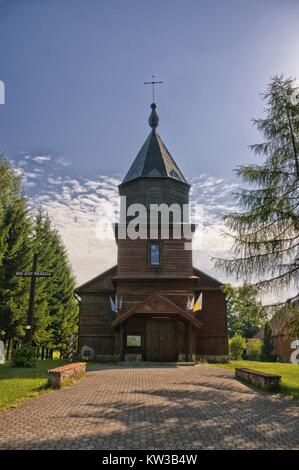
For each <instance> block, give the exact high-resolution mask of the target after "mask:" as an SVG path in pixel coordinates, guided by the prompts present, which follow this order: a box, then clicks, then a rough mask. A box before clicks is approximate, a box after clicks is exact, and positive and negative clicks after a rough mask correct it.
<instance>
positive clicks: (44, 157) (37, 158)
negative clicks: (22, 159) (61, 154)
mask: <svg viewBox="0 0 299 470" xmlns="http://www.w3.org/2000/svg"><path fill="white" fill-rule="evenodd" d="M31 160H33V161H34V162H37V163H44V162H48V161H50V160H51V157H50V155H36V156H33V157H32V156H31Z"/></svg>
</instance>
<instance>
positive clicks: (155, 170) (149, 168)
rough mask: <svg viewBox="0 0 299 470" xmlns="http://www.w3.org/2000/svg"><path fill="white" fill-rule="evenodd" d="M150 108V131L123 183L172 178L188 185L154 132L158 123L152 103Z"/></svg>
mask: <svg viewBox="0 0 299 470" xmlns="http://www.w3.org/2000/svg"><path fill="white" fill-rule="evenodd" d="M151 108H152V112H151V114H150V117H149V119H148V122H149V125H150V127H151V128H152V131H151V133H150V135H149V136H148V138H147V139H146V141H145V143H144V144H143V146H142V148H141V150H140V152H139V153H138V155H137V157H136V158H135V160H134V162H133V164H132V166H131V168H130V169H129V171H128V173H127V174H126V176H125V178H124V180H123V183H127V182H128V181H132V180H134V179H136V178H145V177H147V178H151V177H155V178H157V177H160V178H173V179H176V180H179V181H182V182H183V183H186V184H188V183H187V181H186V180H185V178H184V176H183V174H182V172H181V170H180V169H179V167H178V166H177V164H176V163H175V161H174V159H173V158H172V156H171V155H170V153H169V151H168V150H167V148H166V146H165V144H164V143H163V141H162V139H161V137H160V136H159V134H158V133H157V132H156V127H157V126H158V123H159V117H158V114H157V113H156V104H155V103H152V104H151Z"/></svg>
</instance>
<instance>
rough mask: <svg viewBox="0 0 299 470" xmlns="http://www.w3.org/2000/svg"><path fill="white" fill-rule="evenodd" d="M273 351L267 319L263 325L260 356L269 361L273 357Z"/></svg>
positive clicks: (270, 330)
mask: <svg viewBox="0 0 299 470" xmlns="http://www.w3.org/2000/svg"><path fill="white" fill-rule="evenodd" d="M272 352H273V341H272V329H271V326H270V323H269V322H268V321H267V322H266V323H265V326H264V338H263V344H262V350H261V358H262V360H263V361H271V360H273V359H274V356H273V354H272Z"/></svg>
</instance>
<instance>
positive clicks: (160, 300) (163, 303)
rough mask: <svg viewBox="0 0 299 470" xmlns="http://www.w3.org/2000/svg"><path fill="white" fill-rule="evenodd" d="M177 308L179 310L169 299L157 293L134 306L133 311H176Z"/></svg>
mask: <svg viewBox="0 0 299 470" xmlns="http://www.w3.org/2000/svg"><path fill="white" fill-rule="evenodd" d="M178 310H181V309H180V308H179V307H177V306H176V305H175V304H173V303H172V302H171V301H170V300H168V299H166V298H164V297H162V296H161V295H159V294H153V295H151V296H150V297H148V298H147V299H146V300H145V301H144V302H142V303H141V304H139V305H138V306H137V307H135V309H134V311H135V312H136V313H145V314H146V313H153V312H159V313H168V314H170V313H177V312H178Z"/></svg>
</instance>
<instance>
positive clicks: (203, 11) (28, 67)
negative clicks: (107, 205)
mask: <svg viewBox="0 0 299 470" xmlns="http://www.w3.org/2000/svg"><path fill="white" fill-rule="evenodd" d="M298 24H299V2H298V1H297V0H294V1H291V0H284V1H280V0H262V1H261V0H239V1H237V0H209V1H205V0H184V1H183V0H159V1H158V0H151V1H150V2H148V1H145V0H138V1H137V0H125V1H124V0H122V1H121V0H113V1H111V0H4V1H0V80H2V81H4V82H5V86H6V104H5V105H1V106H0V148H1V149H2V150H4V151H5V153H6V155H7V157H8V158H10V159H11V160H12V161H13V162H14V164H15V166H16V167H17V168H18V169H19V171H21V170H22V169H23V170H22V171H23V173H24V172H25V169H26V172H27V176H26V175H25V180H26V181H25V183H27V186H26V185H24V188H25V189H24V190H25V192H26V193H27V194H28V196H29V197H30V200H31V201H32V204H36V203H37V201H38V202H39V203H40V199H39V198H41V197H44V201H45V200H46V199H45V196H46V197H47V198H48V199H47V204H48V205H49V207H50V206H51V204H52V203H53V201H55V194H56V196H57V195H61V194H63V191H64V189H63V187H64V184H65V181H66V180H67V178H69V181H75V180H76V181H77V182H79V184H83V183H84V182H85V183H87V182H88V181H93V182H94V183H96V182H97V181H102V180H101V179H100V178H98V177H97V175H102V177H103V178H104V177H105V176H106V177H107V178H108V179H109V178H112V179H113V181H115V182H116V181H118V180H119V179H120V178H121V177H122V176H124V174H125V173H126V171H127V169H128V168H129V166H130V164H131V163H132V160H133V158H135V156H136V154H137V152H138V150H139V149H140V147H141V145H142V144H143V142H144V141H145V139H146V137H147V134H148V132H149V128H148V124H147V118H148V115H149V112H150V109H149V106H150V103H151V88H150V87H146V86H144V85H143V82H144V81H147V80H150V79H151V75H152V74H153V73H155V74H156V77H157V79H160V80H164V82H165V83H164V85H160V86H159V87H158V89H157V92H156V97H157V100H156V101H157V111H158V114H159V117H160V126H159V129H158V130H159V133H160V135H161V137H162V139H163V140H164V142H165V143H166V145H167V147H168V149H169V150H170V151H171V153H172V155H173V157H174V158H175V160H176V161H177V163H178V165H179V166H180V168H181V170H182V172H183V174H184V175H185V176H186V177H187V179H189V180H192V178H193V179H194V178H195V179H196V178H197V181H201V184H203V182H205V184H207V185H208V186H209V182H211V181H214V182H217V181H218V183H215V187H214V188H212V191H213V192H214V193H215V192H216V193H217V197H216V199H217V201H219V198H220V199H221V194H222V192H221V191H222V189H223V188H224V189H223V200H222V201H221V202H222V203H223V204H222V206H223V210H224V209H225V207H226V201H227V198H228V196H227V190H226V189H225V188H227V187H229V185H232V187H233V186H234V184H235V182H234V181H233V174H232V172H233V169H234V168H235V167H236V166H237V165H239V164H244V163H247V162H257V159H256V157H255V156H254V155H252V154H251V153H250V152H249V151H248V149H247V146H248V145H250V144H252V143H255V142H256V141H258V140H259V138H260V137H259V136H258V135H257V133H256V131H255V129H254V128H253V127H252V124H251V122H250V119H251V118H252V117H259V116H261V115H262V111H263V103H262V101H261V97H260V95H259V94H260V93H261V92H263V91H264V90H265V88H266V86H267V83H268V82H269V80H270V78H271V77H272V76H273V75H275V74H280V73H284V74H285V75H287V76H289V75H291V76H297V77H299V28H298ZM40 156H42V157H47V158H48V160H43V161H40V162H39V161H38V160H34V159H35V158H36V157H40ZM25 157H27V158H25ZM36 170H38V171H37V172H36ZM30 173H31V176H28V174H30ZM33 174H35V176H32V175H33ZM41 175H43V176H42V177H41ZM53 175H55V178H58V177H59V176H60V177H61V178H62V180H61V184H60V185H59V184H56V186H54V185H53V184H52V186H51V183H50V182H49V181H48V179H49V178H50V181H51V178H52V177H53ZM65 178H66V179H65ZM200 178H201V179H200ZM52 179H53V178H52ZM109 181H110V180H109ZM85 183H84V184H85ZM84 184H83V186H84ZM49 187H51V188H52V189H51V191H49ZM84 187H85V186H84ZM95 187H96V186H94V188H95ZM209 187H211V186H209ZM55 188H56V189H55ZM87 188H89V189H88V191H86V194H85V195H87V196H91V197H92V195H93V189H92V184H91V186H87ZM221 188H222V189H221ZM85 189H86V187H85ZM106 189H107V188H106ZM55 191H56V193H55ZM197 191H199V192H197ZM196 192H197V194H199V196H198V197H201V196H202V195H203V194H204V193H202V194H201V195H200V186H198V188H196V190H195V193H196ZM216 193H215V194H216ZM76 194H77V195H78V194H81V195H82V194H83V193H82V192H81V193H76ZM70 197H71V198H72V197H73V196H70ZM103 197H104V196H103ZM60 200H61V201H64V199H63V198H60ZM70 201H72V199H71V200H70ZM64 203H65V201H64ZM70 204H71V202H70ZM228 204H230V202H228ZM207 206H208V203H207ZM78 210H79V209H78ZM209 210H210V206H209V207H207V212H208V213H209ZM50 211H51V210H50ZM66 211H67V208H66ZM62 212H63V211H62ZM220 212H221V210H220V209H219V207H218V212H217V213H220ZM61 214H62V213H61ZM61 214H60V215H61ZM55 215H56V217H57V208H56V211H54V215H53V217H54V219H55ZM64 216H65V217H66V219H68V215H67V212H66V213H64ZM59 217H60V216H59ZM59 220H60V221H59V222H58V219H57V221H55V222H56V223H57V224H58V225H59V227H60V229H61V232H62V235H63V236H64V237H65V240H66V243H67V244H68V248H69V250H70V253H71V257H72V261H73V264H74V266H75V271H76V275H77V277H78V278H79V279H80V280H86V278H87V277H88V276H89V275H92V274H95V273H96V272H98V271H101V270H102V269H101V268H102V266H103V267H106V266H104V265H105V263H106V264H109V263H108V261H109V260H108V259H105V260H104V259H102V258H101V257H99V259H98V263H96V264H93V265H92V267H91V268H90V267H89V268H87V267H85V268H84V269H83V271H82V269H81V271H80V268H79V266H82V265H81V264H80V262H79V261H78V260H77V261H76V260H75V251H76V250H75V249H74V246H72V245H71V244H70V242H69V241H68V237H67V236H66V235H65V231H66V228H65V227H66V226H65V225H64V226H63V217H62V215H61V218H60V219H59ZM65 224H66V222H65ZM78 230H79V229H78ZM80 236H82V237H83V239H84V237H85V238H86V240H87V241H86V243H87V244H88V243H89V241H88V240H90V236H91V235H90V231H89V230H88V229H87V228H86V232H85V234H84V233H83V232H82V230H81V232H80ZM74 239H75V236H74ZM72 243H75V242H74V240H73V242H72ZM91 251H92V250H91ZM86 256H87V254H86ZM109 259H111V257H110V256H109ZM86 266H87V265H86ZM88 266H90V263H88ZM200 267H201V268H202V267H203V266H200ZM204 268H206V269H207V270H211V266H210V265H209V262H208V261H207V260H206V261H205V263H204ZM88 269H89V270H88ZM82 273H83V274H82Z"/></svg>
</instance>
